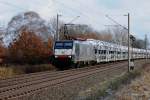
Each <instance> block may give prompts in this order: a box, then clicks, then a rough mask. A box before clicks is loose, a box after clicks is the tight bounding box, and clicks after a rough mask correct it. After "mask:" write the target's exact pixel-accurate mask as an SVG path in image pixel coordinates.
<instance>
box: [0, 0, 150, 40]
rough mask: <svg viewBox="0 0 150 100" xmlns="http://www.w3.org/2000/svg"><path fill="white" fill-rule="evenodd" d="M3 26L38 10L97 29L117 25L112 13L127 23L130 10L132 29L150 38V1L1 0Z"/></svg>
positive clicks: (125, 24) (46, 18) (48, 17)
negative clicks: (18, 15)
mask: <svg viewBox="0 0 150 100" xmlns="http://www.w3.org/2000/svg"><path fill="white" fill-rule="evenodd" d="M0 8H1V9H0V25H2V24H7V22H8V21H10V19H11V18H12V17H13V16H15V15H17V14H18V13H21V12H25V11H36V12H37V13H39V15H40V16H41V17H42V18H43V19H45V20H49V19H50V18H52V17H56V14H57V13H59V14H61V15H62V16H61V17H60V19H61V20H64V21H65V22H70V21H71V20H72V19H74V18H75V17H76V16H80V17H79V18H78V19H77V20H75V21H74V23H81V24H88V25H91V26H92V27H94V28H95V29H97V30H102V29H104V28H106V25H115V23H113V22H112V21H111V20H109V19H108V18H107V17H106V16H105V15H109V16H110V17H111V18H113V19H114V20H116V21H117V22H118V23H120V24H121V25H124V26H127V16H124V15H125V14H127V13H130V14H131V32H132V33H134V34H135V35H136V36H137V37H139V38H144V35H145V34H148V36H149V37H150V28H149V27H150V0H9V1H8V0H0Z"/></svg>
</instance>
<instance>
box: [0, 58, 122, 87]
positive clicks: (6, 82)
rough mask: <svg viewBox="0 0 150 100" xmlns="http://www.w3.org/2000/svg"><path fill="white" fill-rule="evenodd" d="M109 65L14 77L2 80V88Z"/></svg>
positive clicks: (0, 85)
mask: <svg viewBox="0 0 150 100" xmlns="http://www.w3.org/2000/svg"><path fill="white" fill-rule="evenodd" d="M123 62H124V61H123ZM118 63H120V62H117V63H116V64H118ZM111 64H112V63H111ZM107 65H108V64H101V65H96V66H92V67H85V68H78V69H71V70H65V71H56V72H50V71H45V72H38V73H31V74H24V75H18V76H15V77H12V78H8V79H2V80H0V88H2V87H7V86H12V85H17V84H22V83H26V82H30V81H33V80H40V79H43V78H45V77H53V76H56V75H58V76H59V75H61V74H66V73H70V72H71V71H77V70H87V69H92V68H99V67H105V66H107Z"/></svg>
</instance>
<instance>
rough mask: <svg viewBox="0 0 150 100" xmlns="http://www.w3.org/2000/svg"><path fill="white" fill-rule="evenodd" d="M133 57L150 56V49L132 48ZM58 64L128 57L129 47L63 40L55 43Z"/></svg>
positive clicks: (94, 41)
mask: <svg viewBox="0 0 150 100" xmlns="http://www.w3.org/2000/svg"><path fill="white" fill-rule="evenodd" d="M130 50H131V54H132V56H131V58H132V59H143V58H150V50H145V49H138V48H131V49H130ZM54 57H55V61H56V62H55V63H56V66H60V67H66V66H69V65H74V66H75V67H79V66H80V65H81V64H82V65H83V64H84V65H86V64H95V63H103V62H112V61H120V60H127V59H128V47H126V46H122V45H118V44H114V43H108V42H104V41H100V40H94V39H87V40H61V41H56V42H55V45H54Z"/></svg>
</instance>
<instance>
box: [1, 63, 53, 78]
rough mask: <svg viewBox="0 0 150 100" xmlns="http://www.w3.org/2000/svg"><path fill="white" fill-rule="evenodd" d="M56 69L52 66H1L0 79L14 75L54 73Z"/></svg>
mask: <svg viewBox="0 0 150 100" xmlns="http://www.w3.org/2000/svg"><path fill="white" fill-rule="evenodd" d="M53 70H56V68H55V67H54V66H52V65H50V64H41V65H1V66H0V79H4V78H8V77H12V76H14V75H20V74H28V73H35V72H42V71H53Z"/></svg>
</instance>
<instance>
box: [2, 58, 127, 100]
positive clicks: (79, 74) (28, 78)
mask: <svg viewBox="0 0 150 100" xmlns="http://www.w3.org/2000/svg"><path fill="white" fill-rule="evenodd" d="M120 69H127V62H125V61H122V62H117V63H109V64H101V65H96V66H92V67H86V68H79V69H72V70H66V71H57V72H51V73H50V72H48V71H47V72H40V73H34V74H29V75H28V74H27V75H21V76H16V77H14V78H9V79H5V80H1V81H0V100H7V99H14V100H15V99H17V98H19V97H22V96H26V95H29V94H31V93H32V94H33V93H36V92H38V91H40V90H42V89H44V88H47V87H52V86H57V85H61V84H65V83H67V82H71V81H73V80H76V79H80V78H84V77H87V76H90V75H93V74H96V73H101V72H106V73H107V72H109V74H111V73H114V72H115V73H116V72H117V70H118V72H119V70H120Z"/></svg>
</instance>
